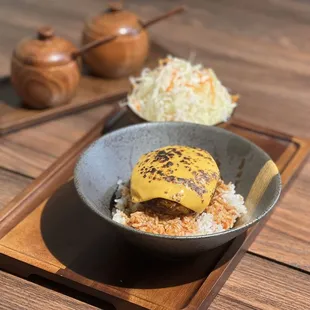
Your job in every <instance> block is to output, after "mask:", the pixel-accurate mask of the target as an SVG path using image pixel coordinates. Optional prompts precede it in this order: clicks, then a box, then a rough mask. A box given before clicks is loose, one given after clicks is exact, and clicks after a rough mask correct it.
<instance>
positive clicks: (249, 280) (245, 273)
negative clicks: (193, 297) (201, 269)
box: [210, 254, 310, 310]
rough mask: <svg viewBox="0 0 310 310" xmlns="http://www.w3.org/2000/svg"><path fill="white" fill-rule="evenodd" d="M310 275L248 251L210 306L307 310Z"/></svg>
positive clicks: (214, 307) (217, 307)
mask: <svg viewBox="0 0 310 310" xmlns="http://www.w3.org/2000/svg"><path fill="white" fill-rule="evenodd" d="M309 280H310V276H309V275H307V274H304V273H302V272H298V271H296V270H293V269H290V268H287V267H285V266H281V265H278V264H275V263H272V262H270V261H266V260H264V259H262V258H259V257H256V256H253V255H251V254H246V255H245V256H244V258H243V259H242V261H241V263H240V264H239V265H238V266H237V268H236V269H235V271H234V272H233V273H232V275H231V276H230V278H229V280H228V281H227V282H226V284H225V286H224V287H223V289H222V290H221V292H220V294H219V295H218V296H217V297H216V298H215V300H214V302H213V303H212V305H211V306H210V310H219V309H221V310H222V309H259V310H267V309H268V310H270V309H283V310H295V309H300V310H303V309H308V308H309V305H310V291H309Z"/></svg>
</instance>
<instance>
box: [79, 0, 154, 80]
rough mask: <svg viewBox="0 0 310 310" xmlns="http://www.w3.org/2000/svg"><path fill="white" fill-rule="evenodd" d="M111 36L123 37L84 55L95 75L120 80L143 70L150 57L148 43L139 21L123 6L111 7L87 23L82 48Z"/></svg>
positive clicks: (114, 5)
mask: <svg viewBox="0 0 310 310" xmlns="http://www.w3.org/2000/svg"><path fill="white" fill-rule="evenodd" d="M110 35H120V36H118V37H117V38H116V39H115V40H113V41H111V42H109V43H107V44H105V45H102V46H100V47H97V48H94V49H92V50H90V51H88V52H87V53H85V54H84V55H83V59H84V61H85V63H86V64H87V65H88V66H89V68H90V70H91V71H92V73H93V74H95V75H98V76H101V77H107V78H120V77H125V76H128V75H130V74H132V73H134V72H136V71H138V70H139V69H141V68H142V67H143V64H144V62H145V60H146V58H147V55H148V51H149V40H148V34H147V32H146V30H145V29H144V28H143V26H142V23H141V22H140V21H139V19H138V17H137V16H136V15H135V14H133V13H131V12H129V11H126V10H124V9H123V8H122V7H121V5H120V4H113V5H112V4H110V6H109V8H108V9H107V10H106V11H104V12H103V13H102V14H101V15H98V16H96V17H93V18H91V19H90V20H88V21H86V22H85V27H84V30H83V35H82V45H84V44H88V43H90V42H93V41H95V40H97V39H99V38H101V37H106V36H110Z"/></svg>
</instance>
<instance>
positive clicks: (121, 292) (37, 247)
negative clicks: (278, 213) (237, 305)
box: [0, 113, 303, 309]
mask: <svg viewBox="0 0 310 310" xmlns="http://www.w3.org/2000/svg"><path fill="white" fill-rule="evenodd" d="M131 122H134V119H131V118H130V113H125V114H123V117H122V118H121V119H120V122H117V123H116V124H114V126H113V128H114V129H115V128H118V127H119V126H120V125H122V126H125V125H129V124H130V123H131ZM100 128H102V123H101V122H99V124H98V125H97V126H96V127H95V129H94V130H92V131H91V132H90V133H88V134H87V135H85V137H84V138H83V140H81V141H80V142H78V143H77V144H75V146H74V147H73V148H72V149H70V150H69V151H68V153H66V154H65V155H63V157H62V158H60V159H59V160H58V161H57V162H55V164H54V165H53V166H51V167H50V168H49V169H48V170H47V171H46V172H45V173H44V174H43V175H42V176H41V177H40V178H38V179H37V180H36V181H35V182H34V183H33V184H32V186H30V187H29V188H28V189H27V190H26V191H25V192H24V193H23V194H22V195H21V196H18V197H16V199H15V200H14V201H12V202H11V204H9V205H8V206H7V208H6V209H4V211H3V212H1V214H0V222H1V223H2V230H1V232H0V236H1V237H2V238H1V253H2V254H4V255H6V256H7V257H10V258H11V259H10V261H11V263H10V264H11V269H10V270H14V269H21V267H19V266H18V263H17V261H16V260H18V261H22V262H24V263H27V264H28V265H30V266H32V268H33V269H34V271H33V272H36V273H37V274H39V273H43V275H45V276H46V277H48V276H47V275H46V271H48V272H49V274H57V275H60V276H61V279H62V281H68V285H70V286H72V287H75V288H77V287H79V288H80V290H82V291H86V290H87V291H88V292H89V294H95V293H96V294H101V295H100V296H101V297H102V296H103V295H104V294H109V295H112V296H114V298H121V299H123V300H125V301H129V302H131V303H134V304H137V305H140V306H144V307H147V308H151V309H156V307H157V306H160V307H163V308H165V307H166V308H170V309H174V308H176V307H177V308H183V307H185V306H187V305H188V307H196V308H198V307H199V306H201V305H202V304H203V303H205V305H206V304H210V303H211V301H212V297H213V296H214V295H215V294H216V292H218V291H219V289H220V287H221V285H222V284H223V283H224V281H225V280H226V279H227V277H228V275H229V274H230V272H231V271H232V270H233V269H234V267H235V266H236V264H237V263H238V262H239V259H240V258H241V257H242V256H243V254H244V252H245V250H246V248H247V247H248V246H249V245H250V243H251V242H252V241H253V238H254V237H255V235H256V234H257V233H258V231H259V229H260V228H261V227H262V225H263V222H261V223H260V224H259V225H258V226H256V227H254V228H253V229H251V230H249V231H248V233H246V234H243V235H241V236H239V237H238V238H236V239H235V240H234V241H233V242H232V243H231V244H227V245H225V246H223V248H218V249H216V250H215V251H213V252H212V253H211V252H209V253H206V255H207V257H208V263H206V260H205V257H200V259H197V260H195V261H194V262H192V263H191V264H188V267H186V266H182V270H183V271H186V272H184V276H186V277H187V276H191V277H192V276H194V275H196V271H197V270H199V272H203V276H199V277H198V278H197V279H196V278H193V279H191V280H189V279H186V282H185V283H183V282H180V283H179V282H178V281H179V276H176V274H178V272H176V273H175V274H173V273H172V274H170V273H169V272H171V271H173V270H176V271H177V269H174V268H175V267H176V263H173V265H169V264H168V263H167V262H166V263H165V268H167V270H165V272H164V273H165V274H166V275H167V276H168V274H170V278H171V280H172V281H173V282H172V283H173V284H174V285H167V284H166V283H162V282H161V281H162V277H161V276H160V277H158V275H159V274H160V272H163V266H162V264H157V265H156V264H155V262H154V263H152V264H151V261H152V260H151V258H147V259H146V258H145V257H144V258H143V261H140V260H139V259H140V255H139V253H138V254H137V253H135V252H134V250H133V249H132V248H126V246H125V245H124V244H123V242H122V240H121V239H118V238H117V236H114V239H113V240H112V239H110V238H109V239H105V238H104V236H106V235H108V234H110V235H111V236H113V235H114V234H113V232H112V231H109V230H108V228H109V227H105V226H104V225H103V223H102V222H101V221H100V219H99V218H95V216H94V214H92V213H90V211H89V210H88V213H87V212H86V211H87V209H85V207H83V204H81V201H80V200H79V199H78V196H77V195H76V191H75V189H74V186H73V184H72V182H71V183H68V184H66V185H65V186H63V187H60V188H59V189H58V190H57V191H56V193H54V191H55V190H56V189H57V188H58V187H59V185H60V184H63V183H64V182H65V181H67V180H68V179H69V178H70V177H71V176H72V170H73V167H74V163H75V160H76V158H77V157H78V155H79V153H80V151H81V150H82V149H83V148H84V147H85V146H86V145H87V144H88V143H89V142H90V141H92V139H94V138H96V136H98V135H99V134H100V130H99V129H100ZM226 128H229V129H230V130H232V131H236V132H238V133H239V134H241V135H243V136H247V137H248V138H249V139H251V140H252V141H254V142H256V143H257V144H258V145H261V147H262V148H264V149H265V150H266V151H267V152H270V153H271V156H272V158H273V159H274V160H275V161H277V160H278V159H280V161H281V164H280V166H281V167H280V168H281V171H282V169H289V170H290V171H291V172H290V173H293V172H294V169H296V168H297V166H296V165H295V164H294V166H293V167H292V169H291V168H290V164H289V163H290V162H294V158H295V157H296V158H298V160H302V158H301V157H299V156H298V154H299V153H296V152H297V149H298V144H297V147H296V146H295V147H293V148H290V147H288V146H290V145H292V144H293V145H294V143H292V142H290V137H284V136H283V135H281V134H280V137H278V138H277V133H275V132H272V133H271V135H269V134H268V132H266V133H263V132H259V129H258V130H256V129H255V128H254V129H253V128H251V126H250V125H246V124H243V125H242V126H237V125H234V123H233V122H232V123H229V125H228V126H227V125H226ZM110 129H111V127H110ZM271 141H272V143H271ZM302 150H303V148H301V149H300V151H302ZM287 151H289V152H287ZM284 154H286V156H287V160H286V161H285V160H284V158H283V156H284ZM287 181H288V179H283V182H284V183H286V182H287ZM53 193H54V194H53ZM50 196H51V197H50ZM42 202H43V203H42ZM38 206H39V207H38ZM73 210H74V211H73ZM72 214H74V218H72ZM72 219H74V221H73V223H74V224H72V225H70V231H68V227H67V224H66V223H68V221H70V220H72ZM89 223H92V225H91V227H92V228H91V229H87V230H86V231H85V230H83V231H81V229H80V227H81V225H84V226H85V227H90V225H89ZM96 223H97V224H96ZM97 225H98V226H97ZM55 227H57V232H55ZM58 234H59V237H57V235H58ZM64 236H66V237H64ZM73 240H79V242H78V243H75V242H73ZM104 240H105V241H104ZM55 242H56V243H55ZM105 242H113V246H114V247H116V249H118V250H116V252H114V251H110V254H109V255H107V253H106V248H110V247H111V245H110V244H109V243H105ZM121 250H122V251H124V252H122V253H120V252H119V251H121ZM126 251H127V252H126ZM119 253H120V254H119ZM117 255H118V256H117ZM124 257H126V258H130V259H126V260H125V261H122V264H121V266H122V267H119V268H117V272H116V274H113V273H111V270H110V268H109V267H107V266H111V265H112V263H111V262H115V261H119V260H120V259H123V258H124ZM219 257H221V259H219ZM90 260H91V261H92V264H91V265H89V264H87V262H88V261H90ZM145 261H147V262H148V263H147V264H146V265H144V264H145ZM156 262H158V259H157V260H156ZM126 263H127V264H128V263H129V264H130V266H129V267H127V265H126ZM200 263H202V265H199V264H200ZM150 264H151V266H152V268H151V270H150V268H149V266H150ZM214 266H215V268H213V267H214ZM100 268H101V269H100ZM120 268H122V269H120ZM156 268H157V269H156ZM187 268H192V269H187ZM98 269H100V270H101V273H100V275H98V274H97V270H98ZM120 270H123V272H122V273H121V274H122V277H121V281H122V283H123V284H125V283H126V285H127V286H125V287H123V285H121V287H120V285H119V283H120V282H119V281H120V278H119V276H120V273H119V272H120ZM142 270H143V272H142ZM23 274H27V270H26V268H24V269H23ZM141 276H142V278H140V277H141ZM136 277H138V278H136ZM145 279H147V281H146V282H144V281H145ZM55 281H57V279H55ZM58 281H60V280H59V279H58ZM107 281H108V282H107ZM175 281H176V282H175ZM131 283H133V284H131ZM136 283H139V286H138V287H136ZM148 283H152V284H153V285H154V283H156V286H154V287H153V286H149V284H148ZM157 283H158V284H157ZM129 284H130V285H129ZM127 287H128V288H127ZM159 293H160V294H159ZM175 295H180V296H182V298H181V297H180V298H178V300H175V299H174V298H173V297H174V296H175ZM104 296H105V295H104ZM102 298H103V297H102ZM189 301H190V304H189ZM156 305H157V306H156ZM189 305H190V306H189ZM205 305H204V306H205Z"/></svg>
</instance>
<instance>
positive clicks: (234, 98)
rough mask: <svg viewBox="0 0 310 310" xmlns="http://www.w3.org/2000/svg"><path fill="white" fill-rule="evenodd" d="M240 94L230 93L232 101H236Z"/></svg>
mask: <svg viewBox="0 0 310 310" xmlns="http://www.w3.org/2000/svg"><path fill="white" fill-rule="evenodd" d="M239 98H240V96H239V95H238V94H235V95H231V100H232V102H237V101H238V100H239Z"/></svg>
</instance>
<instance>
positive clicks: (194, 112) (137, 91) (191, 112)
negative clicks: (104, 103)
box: [126, 56, 238, 126]
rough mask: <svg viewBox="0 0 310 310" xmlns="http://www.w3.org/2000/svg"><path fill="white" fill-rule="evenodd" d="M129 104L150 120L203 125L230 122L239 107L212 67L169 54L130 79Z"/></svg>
mask: <svg viewBox="0 0 310 310" xmlns="http://www.w3.org/2000/svg"><path fill="white" fill-rule="evenodd" d="M130 82H131V85H132V92H131V93H130V94H129V95H128V97H127V102H126V103H127V104H128V106H129V107H130V108H131V110H133V111H134V112H135V113H136V114H137V115H139V116H140V117H141V118H143V119H145V120H147V121H153V122H154V121H179V122H192V123H198V124H203V125H210V126H213V125H216V124H219V123H221V122H226V121H227V120H228V119H229V118H230V117H231V115H232V113H233V111H234V109H235V108H236V106H237V100H238V96H237V95H230V94H229V92H228V90H227V89H226V88H225V87H224V86H223V85H222V83H221V82H220V80H219V79H218V77H217V76H216V74H215V72H214V71H213V70H212V69H211V68H204V67H203V66H202V65H200V64H197V65H193V64H191V63H190V62H189V61H187V60H185V59H181V58H177V57H172V56H168V57H167V58H165V59H160V60H159V65H158V66H157V67H156V68H155V69H154V70H150V69H149V68H145V69H144V70H143V71H142V73H141V75H140V76H139V77H137V78H134V77H132V78H130Z"/></svg>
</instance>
